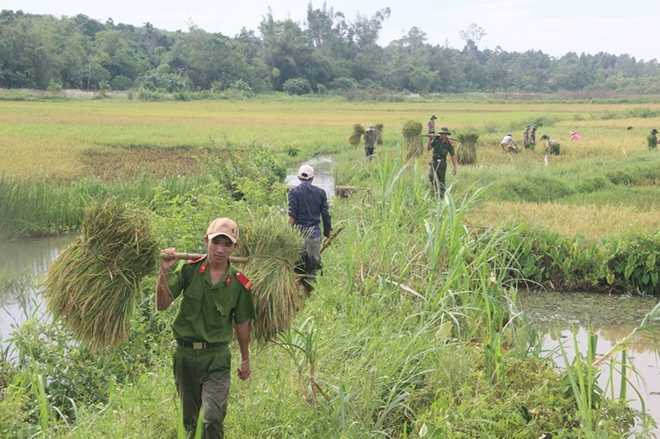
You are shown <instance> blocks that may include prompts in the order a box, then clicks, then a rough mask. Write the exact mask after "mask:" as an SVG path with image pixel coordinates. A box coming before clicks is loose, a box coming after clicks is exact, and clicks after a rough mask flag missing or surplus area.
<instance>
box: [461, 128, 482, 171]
mask: <svg viewBox="0 0 660 439" xmlns="http://www.w3.org/2000/svg"><path fill="white" fill-rule="evenodd" d="M478 140H479V134H478V133H476V132H474V131H471V132H467V133H461V134H459V135H458V141H459V142H460V145H459V147H458V150H457V151H456V155H457V160H458V163H460V164H461V165H469V164H474V163H476V162H477V141H478Z"/></svg>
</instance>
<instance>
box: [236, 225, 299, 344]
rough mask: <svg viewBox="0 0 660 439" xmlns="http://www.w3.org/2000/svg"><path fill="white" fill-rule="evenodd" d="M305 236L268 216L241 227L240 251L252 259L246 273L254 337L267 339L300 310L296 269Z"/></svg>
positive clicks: (259, 339)
mask: <svg viewBox="0 0 660 439" xmlns="http://www.w3.org/2000/svg"><path fill="white" fill-rule="evenodd" d="M304 243H305V239H304V238H303V237H302V236H301V234H300V233H299V232H298V231H297V230H295V229H292V228H291V227H289V226H288V225H287V224H286V223H285V222H284V221H282V219H281V218H280V217H272V216H271V217H268V218H266V219H264V220H261V221H258V222H255V224H254V225H250V226H247V225H246V226H243V227H241V239H240V240H239V248H238V251H237V252H238V253H240V255H241V256H247V257H248V258H249V262H248V263H246V264H245V265H244V269H243V272H244V273H245V275H246V276H247V277H248V278H249V279H250V281H252V283H253V284H254V286H253V287H252V296H253V298H254V306H255V308H256V311H257V319H256V320H255V321H254V322H253V323H252V325H251V326H252V329H251V330H252V338H253V339H254V340H256V341H257V342H266V341H268V340H269V339H271V338H273V337H275V336H276V335H277V334H278V333H279V332H281V331H283V330H285V329H289V328H290V327H291V324H292V323H293V320H294V319H295V317H296V312H297V311H298V309H300V300H301V297H300V295H299V293H298V285H297V284H296V280H297V277H296V274H295V272H294V268H295V266H296V264H297V263H298V260H299V258H300V252H301V250H302V248H303V247H304Z"/></svg>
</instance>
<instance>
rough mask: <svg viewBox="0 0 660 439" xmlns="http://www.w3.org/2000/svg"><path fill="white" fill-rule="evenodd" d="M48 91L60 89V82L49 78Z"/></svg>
mask: <svg viewBox="0 0 660 439" xmlns="http://www.w3.org/2000/svg"><path fill="white" fill-rule="evenodd" d="M48 91H52V92H58V91H62V84H60V83H59V82H57V81H55V80H54V79H53V78H50V82H49V83H48Z"/></svg>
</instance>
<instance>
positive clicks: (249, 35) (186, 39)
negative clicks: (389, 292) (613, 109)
mask: <svg viewBox="0 0 660 439" xmlns="http://www.w3.org/2000/svg"><path fill="white" fill-rule="evenodd" d="M389 16H390V9H389V8H384V9H382V10H380V11H377V12H375V13H374V14H373V15H372V16H371V17H367V16H363V15H360V14H358V15H357V17H356V18H355V19H353V20H349V19H347V18H346V17H345V16H344V14H343V13H341V12H339V11H337V12H335V11H334V9H333V8H332V7H330V8H328V7H327V6H326V4H325V3H324V4H323V7H322V8H321V9H318V8H317V9H315V8H314V7H313V5H312V3H311V2H310V3H309V5H308V9H307V19H306V22H305V23H304V25H301V24H299V23H297V22H294V21H293V20H291V19H290V18H288V19H285V20H275V19H274V18H273V15H272V13H271V12H270V11H269V12H268V13H267V14H266V15H265V16H264V18H263V20H262V22H261V24H260V25H259V29H258V34H257V33H255V31H254V30H248V29H245V28H244V29H243V30H242V31H241V33H240V34H238V35H235V36H233V37H230V36H225V35H222V34H220V33H210V32H206V31H204V30H203V29H200V28H199V27H197V26H195V25H194V24H193V25H190V27H189V29H188V30H187V32H182V31H177V32H169V31H164V30H160V29H156V28H154V27H153V25H152V24H150V23H149V22H147V23H145V24H144V26H142V27H136V26H132V25H125V24H121V23H120V24H115V23H114V22H113V21H112V19H111V18H110V19H108V20H107V21H106V22H105V23H101V22H99V21H96V20H94V19H91V18H89V17H87V16H86V15H83V14H78V15H76V16H74V17H61V18H56V17H53V16H51V15H33V14H25V13H23V12H22V11H16V12H14V11H10V10H3V11H2V12H1V13H0V87H3V88H36V89H42V90H46V89H47V90H49V91H52V92H57V91H59V90H61V89H62V88H67V89H86V90H100V91H102V92H106V91H108V90H127V89H130V88H134V89H144V90H145V91H146V93H147V94H146V95H141V97H143V98H146V99H149V98H152V99H153V98H154V96H153V94H150V93H149V92H153V90H154V89H156V90H160V91H162V92H167V93H181V92H182V91H183V90H192V91H197V90H210V91H213V92H230V93H231V92H235V91H238V92H240V93H252V92H255V93H262V92H267V91H271V90H277V91H286V92H288V93H290V94H303V93H310V92H318V93H320V94H324V93H326V92H328V91H329V92H334V93H340V94H345V95H346V96H347V97H348V98H350V99H355V98H360V97H363V98H376V99H390V98H391V94H390V93H389V92H404V91H408V92H414V93H419V94H422V95H426V94H428V93H460V92H468V91H491V92H492V91H499V92H509V91H516V92H523V93H537V92H558V91H573V92H575V91H586V92H589V91H594V90H599V91H600V92H599V93H595V94H592V97H593V96H596V97H598V96H600V97H606V96H608V95H609V94H611V93H612V92H613V91H617V92H618V91H623V92H626V93H634V94H640V93H654V94H657V93H660V66H658V64H657V62H656V60H650V61H646V62H644V61H643V60H641V61H638V60H636V59H635V58H634V57H631V56H629V55H626V54H623V55H618V56H617V55H613V54H609V53H602V52H601V53H598V54H595V55H590V54H584V53H583V54H581V55H578V54H576V53H574V52H570V53H567V54H566V55H564V56H562V57H560V58H556V59H555V58H553V57H551V56H550V55H548V54H545V53H543V52H541V51H536V50H532V49H530V50H529V51H527V52H524V53H518V52H506V51H504V50H502V49H501V48H500V47H499V46H497V47H496V48H495V49H493V50H491V49H485V50H480V49H479V47H478V46H477V44H476V42H478V38H476V37H475V36H474V35H470V34H466V36H465V38H464V39H465V41H466V45H465V47H464V48H463V49H454V48H450V47H446V46H442V45H431V44H429V43H428V42H427V38H426V34H425V33H424V31H423V30H422V29H420V28H418V27H413V28H412V29H410V30H409V31H408V33H407V35H405V36H404V37H402V38H401V39H398V40H395V41H391V42H389V44H387V45H386V46H380V45H378V44H377V42H378V38H379V33H380V30H381V28H382V23H383V22H384V21H385V20H387V19H388V18H389ZM470 36H472V37H473V38H476V39H477V41H476V42H475V41H474V40H473V39H470ZM360 90H361V91H360ZM532 97H533V95H531V94H530V95H529V96H527V98H532ZM178 98H179V99H181V100H186V99H187V95H186V94H181V95H178ZM523 98H524V96H523Z"/></svg>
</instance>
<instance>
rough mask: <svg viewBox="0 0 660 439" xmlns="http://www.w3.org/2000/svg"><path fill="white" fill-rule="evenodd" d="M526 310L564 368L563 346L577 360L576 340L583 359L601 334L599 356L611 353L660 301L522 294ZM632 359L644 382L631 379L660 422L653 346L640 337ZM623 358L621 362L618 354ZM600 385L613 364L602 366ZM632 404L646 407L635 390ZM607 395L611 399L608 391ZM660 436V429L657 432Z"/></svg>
mask: <svg viewBox="0 0 660 439" xmlns="http://www.w3.org/2000/svg"><path fill="white" fill-rule="evenodd" d="M519 299H520V306H521V308H522V310H523V311H525V313H527V314H528V315H529V316H530V317H531V318H532V320H533V321H534V322H535V324H536V326H537V327H539V328H540V329H541V330H542V332H544V333H545V334H546V335H547V337H546V340H545V343H544V349H546V350H547V351H548V352H549V353H551V355H552V357H553V358H554V359H555V362H556V363H557V365H558V366H559V367H563V366H565V365H564V360H563V357H562V355H561V351H560V350H559V344H560V342H561V344H562V345H563V346H564V350H565V351H566V353H567V357H568V360H569V362H570V361H572V360H573V358H574V357H575V350H574V340H577V343H578V349H579V351H580V353H581V355H583V356H586V355H587V344H588V336H589V331H588V329H587V328H591V331H592V332H593V333H594V334H596V335H598V344H597V349H596V355H597V356H600V355H603V354H605V353H606V352H607V351H609V349H610V348H611V347H612V346H614V345H616V343H617V342H618V341H619V340H621V339H623V338H624V337H626V336H627V335H629V334H630V333H631V332H632V331H633V330H634V329H635V328H636V327H637V326H638V325H639V324H640V323H641V321H642V320H643V318H644V316H645V315H646V314H647V313H648V312H650V311H651V310H652V309H653V307H655V305H656V304H657V303H658V299H657V298H640V297H621V296H608V295H604V294H585V293H570V294H568V293H565V294H564V293H555V292H520V293H519ZM628 356H629V359H631V360H632V362H633V364H634V366H635V368H636V369H637V370H638V371H639V373H640V374H641V376H642V378H641V379H640V378H638V377H636V376H629V378H630V379H631V381H632V383H633V384H634V385H635V387H637V388H638V389H639V390H640V393H641V394H642V396H643V397H644V402H645V403H646V413H647V414H649V415H651V416H652V417H653V419H655V420H656V422H658V421H660V368H659V367H658V359H657V358H656V355H655V351H654V348H653V344H652V343H651V342H650V341H649V340H647V339H644V338H643V337H641V336H639V337H636V338H635V341H634V344H633V345H632V347H631V349H630V350H629V351H628ZM617 358H619V359H620V358H621V356H620V355H618V357H617ZM600 370H601V375H600V377H599V384H600V387H601V388H602V389H604V388H605V385H606V383H607V381H608V378H609V366H608V365H607V364H604V365H603V366H601V367H600ZM642 380H643V381H644V382H645V383H644V382H643V381H642ZM613 381H614V385H615V393H614V394H615V395H618V389H619V381H620V380H619V379H618V377H617V376H616V375H615V377H614V380H613ZM627 395H628V398H630V399H632V400H633V401H632V402H631V403H630V405H631V406H632V407H634V408H636V409H638V410H641V408H642V406H641V404H640V402H639V401H638V400H637V395H636V394H635V393H634V391H633V390H632V389H631V388H630V387H629V388H628V392H627ZM607 396H610V393H609V391H608V393H607ZM654 432H655V433H656V435H659V437H660V429H656V430H655V431H654Z"/></svg>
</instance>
